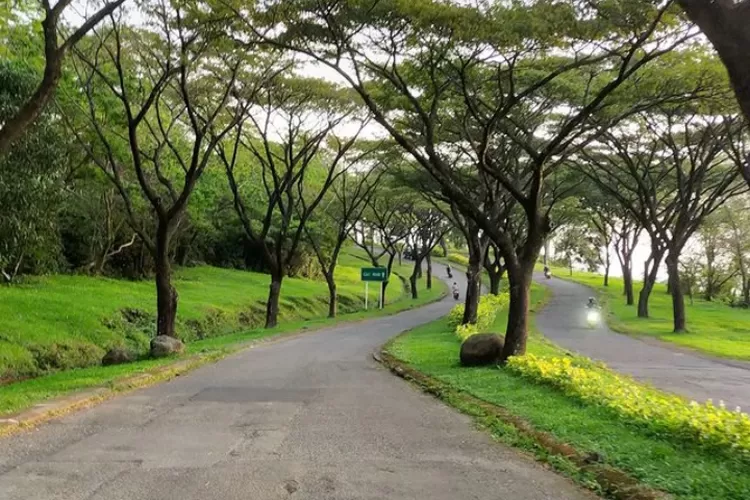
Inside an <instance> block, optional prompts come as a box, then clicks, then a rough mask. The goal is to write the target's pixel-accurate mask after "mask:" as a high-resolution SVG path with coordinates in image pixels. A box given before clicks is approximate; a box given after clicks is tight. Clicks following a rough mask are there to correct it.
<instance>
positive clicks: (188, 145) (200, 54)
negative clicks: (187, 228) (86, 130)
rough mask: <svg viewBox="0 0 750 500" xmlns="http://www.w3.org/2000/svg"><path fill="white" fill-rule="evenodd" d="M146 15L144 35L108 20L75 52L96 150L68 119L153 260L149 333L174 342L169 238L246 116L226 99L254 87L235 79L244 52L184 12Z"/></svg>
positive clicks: (156, 8) (150, 9) (153, 7)
mask: <svg viewBox="0 0 750 500" xmlns="http://www.w3.org/2000/svg"><path fill="white" fill-rule="evenodd" d="M144 9H146V12H147V14H148V15H149V18H150V19H151V20H152V21H153V24H152V25H150V28H151V29H148V30H146V29H139V28H137V27H133V26H129V25H127V24H126V23H125V22H124V21H123V18H122V17H115V16H111V17H110V23H109V25H108V26H107V27H105V28H97V29H94V30H92V32H93V38H91V40H87V42H89V41H90V43H87V44H85V45H86V46H85V47H81V48H79V49H77V50H76V56H77V57H76V60H77V61H76V70H77V75H78V80H79V85H80V86H81V88H82V89H83V93H84V99H85V101H86V102H85V106H86V108H87V111H88V115H89V116H88V126H89V127H90V128H91V129H92V130H93V132H94V135H95V136H96V138H97V141H98V143H90V142H89V141H88V140H87V139H86V137H84V135H83V132H82V131H81V128H80V127H79V126H77V124H76V123H75V122H74V119H75V118H74V117H67V120H68V123H69V124H70V126H71V129H72V131H73V133H74V134H75V135H76V137H77V138H78V141H79V143H80V144H81V146H82V147H83V148H84V149H85V150H86V152H87V154H88V155H89V157H90V158H91V160H92V161H93V162H94V163H95V164H96V165H97V166H98V167H99V168H100V169H101V171H102V172H103V173H104V174H105V175H106V177H107V178H108V179H109V180H110V182H112V184H113V185H114V187H115V188H116V189H117V192H118V194H119V195H120V197H121V199H122V201H123V203H124V206H125V211H126V213H127V217H128V224H129V226H130V228H131V229H132V230H133V231H134V232H135V233H136V234H137V235H138V236H139V238H140V239H141V241H142V242H143V244H144V245H145V247H146V248H147V250H148V252H149V253H150V254H151V256H152V257H153V259H154V266H155V282H156V296H157V300H156V302H157V326H156V330H157V335H166V336H172V337H174V336H176V332H175V318H176V314H177V299H178V296H177V291H176V290H175V289H174V287H173V286H172V266H171V261H170V250H171V242H172V237H173V235H174V232H175V230H176V229H177V227H178V226H179V225H180V223H181V221H182V220H183V216H184V213H185V209H186V207H187V203H188V200H189V198H190V196H191V194H192V192H193V190H194V188H195V185H196V183H197V182H198V179H199V178H200V177H201V175H202V174H203V172H204V171H205V170H206V167H207V166H208V165H209V162H210V160H211V158H212V157H213V153H214V150H215V148H216V145H217V144H218V143H219V141H220V140H221V138H222V137H223V136H224V135H225V134H226V133H228V132H229V131H230V130H231V129H233V128H234V127H235V125H236V124H237V123H238V122H239V120H240V118H241V117H242V116H243V115H244V113H245V109H244V108H243V107H242V106H241V105H238V104H237V103H236V101H235V100H233V99H232V95H242V94H243V93H245V92H252V91H253V88H252V87H251V85H250V84H248V83H244V82H240V81H238V78H237V77H238V71H239V67H240V60H241V58H242V57H244V55H241V54H237V53H232V52H228V53H226V52H224V51H223V47H222V46H221V41H222V36H223V35H222V34H221V33H219V32H218V31H217V30H213V29H211V25H210V24H208V25H206V24H203V23H202V22H200V20H197V19H196V20H194V19H191V18H190V17H189V16H188V15H187V14H186V11H185V10H183V7H182V6H172V5H167V4H164V3H162V4H145V5H144ZM136 76H137V77H138V80H136V79H135V78H136ZM136 186H137V187H136ZM141 203H146V204H147V205H148V206H149V207H150V210H151V213H152V218H151V220H150V221H148V222H146V221H143V220H141V219H140V218H139V217H137V215H136V213H137V205H138V204H141ZM154 219H155V220H154ZM151 224H154V225H155V227H149V226H150V225H151Z"/></svg>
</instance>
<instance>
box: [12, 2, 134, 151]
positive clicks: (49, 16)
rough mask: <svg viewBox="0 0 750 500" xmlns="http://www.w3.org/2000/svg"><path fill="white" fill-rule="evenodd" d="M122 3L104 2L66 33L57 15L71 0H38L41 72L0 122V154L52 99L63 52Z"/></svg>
mask: <svg viewBox="0 0 750 500" xmlns="http://www.w3.org/2000/svg"><path fill="white" fill-rule="evenodd" d="M124 2H125V0H112V1H111V2H105V3H104V5H103V6H102V7H101V8H100V9H99V10H97V11H96V12H94V13H93V14H92V15H91V16H88V18H87V19H86V20H85V21H84V22H83V23H82V24H81V25H80V26H78V27H77V28H75V29H74V30H73V32H72V33H70V34H69V35H67V36H66V35H65V28H64V27H62V26H61V24H62V23H61V18H62V17H63V14H64V12H65V9H67V8H68V7H69V6H70V4H71V3H72V0H58V1H57V3H55V4H54V5H53V4H52V3H50V1H49V0H41V2H40V3H41V6H42V9H43V12H44V19H43V20H42V23H41V25H42V35H43V38H44V61H45V62H44V73H43V76H42V80H41V82H39V84H38V86H37V87H36V90H35V91H34V92H33V94H31V95H30V96H29V97H28V99H27V100H26V101H25V102H24V103H23V104H22V105H20V106H18V107H17V108H16V110H15V111H14V113H12V114H11V115H9V116H7V117H6V118H5V119H4V120H2V121H1V122H0V157H1V156H4V155H5V154H7V152H8V150H9V148H10V146H11V144H12V143H13V141H15V140H17V139H18V138H20V137H21V136H22V135H23V133H24V132H25V131H26V129H27V128H29V126H31V124H33V123H34V122H35V121H36V120H37V119H38V118H39V116H40V115H41V113H42V111H43V110H44V108H45V107H46V106H47V104H48V103H49V101H50V100H51V99H52V96H53V95H54V92H55V88H56V87H57V84H58V82H59V81H60V77H61V76H62V67H63V60H64V58H65V55H66V54H67V52H68V51H69V50H70V49H71V48H72V47H73V46H74V45H75V44H76V43H78V42H79V41H80V40H81V39H82V38H83V37H84V36H86V34H88V33H89V32H91V31H92V30H93V29H94V28H95V27H96V25H97V24H99V23H100V22H101V21H103V20H104V19H106V18H107V17H108V16H111V15H112V13H113V12H114V11H115V10H116V9H117V8H118V7H120V5H122V4H123V3H124ZM0 14H1V13H0ZM16 22H18V20H16Z"/></svg>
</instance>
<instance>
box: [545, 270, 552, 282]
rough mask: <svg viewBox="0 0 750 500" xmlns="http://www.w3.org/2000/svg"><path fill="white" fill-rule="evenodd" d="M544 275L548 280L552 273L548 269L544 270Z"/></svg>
mask: <svg viewBox="0 0 750 500" xmlns="http://www.w3.org/2000/svg"><path fill="white" fill-rule="evenodd" d="M544 277H545V278H547V279H548V280H549V279H552V273H551V272H549V271H544Z"/></svg>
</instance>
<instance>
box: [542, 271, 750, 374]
mask: <svg viewBox="0 0 750 500" xmlns="http://www.w3.org/2000/svg"><path fill="white" fill-rule="evenodd" d="M553 273H555V275H556V276H558V277H560V278H563V279H571V280H573V281H575V282H578V283H582V284H584V285H588V286H591V287H593V288H595V289H597V290H598V291H599V292H600V293H601V295H602V297H603V298H604V300H605V302H606V303H607V309H608V311H609V319H608V321H609V325H610V326H611V327H612V328H613V329H614V330H617V331H619V332H623V333H630V334H637V335H649V336H653V337H657V338H659V339H661V340H664V341H668V342H673V343H675V344H679V345H682V346H685V347H689V348H692V349H697V350H700V351H703V352H706V353H708V354H712V355H715V356H721V357H726V358H734V359H743V360H750V311H749V310H746V309H737V308H733V307H729V306H727V305H725V304H722V303H720V302H707V301H705V300H700V299H697V298H696V299H695V301H694V303H693V304H692V305H691V304H690V300H689V299H687V298H686V308H687V326H688V332H686V333H680V334H675V333H672V298H671V296H670V295H668V294H667V293H666V286H665V285H663V284H657V285H656V287H655V288H654V291H653V293H652V294H651V299H650V301H649V313H650V315H651V317H650V318H648V319H642V318H638V317H637V315H636V314H637V311H636V308H635V306H627V305H625V299H624V297H623V296H622V279H620V278H610V285H609V287H604V286H603V284H602V280H603V278H602V277H601V276H599V275H597V274H592V273H585V272H582V271H574V272H573V276H572V277H571V276H570V275H569V271H568V270H563V269H553ZM639 288H640V283H635V293H636V300H637V299H638V290H639Z"/></svg>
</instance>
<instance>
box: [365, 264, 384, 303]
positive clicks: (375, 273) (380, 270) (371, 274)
mask: <svg viewBox="0 0 750 500" xmlns="http://www.w3.org/2000/svg"><path fill="white" fill-rule="evenodd" d="M361 278H362V281H364V282H365V310H367V299H368V298H369V292H370V288H369V286H368V285H369V284H370V282H371V281H374V282H379V283H380V293H379V294H378V298H379V302H380V304H379V306H380V309H382V308H383V302H384V301H385V300H384V299H385V297H384V296H383V284H384V283H385V282H386V280H387V279H388V269H386V268H385V267H363V268H362V269H361Z"/></svg>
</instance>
